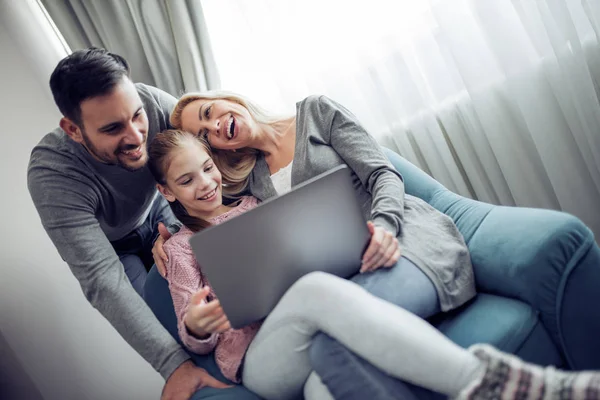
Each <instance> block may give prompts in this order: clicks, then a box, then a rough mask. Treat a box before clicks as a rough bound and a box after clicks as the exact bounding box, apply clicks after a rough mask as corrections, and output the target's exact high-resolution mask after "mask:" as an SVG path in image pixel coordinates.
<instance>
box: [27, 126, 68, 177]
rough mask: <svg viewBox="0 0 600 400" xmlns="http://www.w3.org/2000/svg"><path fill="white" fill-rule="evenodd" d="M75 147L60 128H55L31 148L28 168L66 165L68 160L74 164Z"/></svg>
mask: <svg viewBox="0 0 600 400" xmlns="http://www.w3.org/2000/svg"><path fill="white" fill-rule="evenodd" d="M75 145H77V143H75V142H73V141H72V140H71V139H70V138H69V137H68V136H67V134H66V133H65V132H64V131H63V130H62V129H61V128H56V129H54V130H53V131H51V132H50V133H47V134H46V135H44V137H42V139H41V140H40V141H39V142H38V144H36V145H35V146H34V147H33V150H32V151H31V155H30V158H29V167H30V168H31V167H32V166H34V165H37V164H58V166H60V165H65V164H66V165H68V164H70V163H69V160H72V161H73V162H75V161H76V157H75ZM66 165H65V166H66Z"/></svg>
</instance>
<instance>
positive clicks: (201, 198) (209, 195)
mask: <svg viewBox="0 0 600 400" xmlns="http://www.w3.org/2000/svg"><path fill="white" fill-rule="evenodd" d="M216 191H217V188H214V189H213V190H212V191H211V192H210V193H209V194H207V195H206V196H204V197H200V200H206V199H210V198H211V197H213V196H214V194H215V192H216Z"/></svg>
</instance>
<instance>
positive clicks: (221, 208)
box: [192, 204, 235, 221]
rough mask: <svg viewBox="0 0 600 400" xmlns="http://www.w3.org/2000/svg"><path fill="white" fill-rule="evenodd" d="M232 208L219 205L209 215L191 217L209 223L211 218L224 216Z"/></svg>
mask: <svg viewBox="0 0 600 400" xmlns="http://www.w3.org/2000/svg"><path fill="white" fill-rule="evenodd" d="M233 208H235V207H230V206H226V205H225V204H221V205H220V206H219V207H217V208H216V209H215V210H214V211H213V212H211V213H201V215H200V213H195V214H194V215H192V216H193V217H196V218H200V219H203V220H204V221H209V220H211V219H212V218H216V217H218V216H220V215H223V214H225V213H226V212H228V211H231V210H232V209H233Z"/></svg>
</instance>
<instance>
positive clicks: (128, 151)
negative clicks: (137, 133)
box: [122, 146, 141, 155]
mask: <svg viewBox="0 0 600 400" xmlns="http://www.w3.org/2000/svg"><path fill="white" fill-rule="evenodd" d="M140 147H141V146H138V147H136V148H135V149H133V150H126V151H122V153H123V154H126V155H130V154H133V153H137V152H138V151H140Z"/></svg>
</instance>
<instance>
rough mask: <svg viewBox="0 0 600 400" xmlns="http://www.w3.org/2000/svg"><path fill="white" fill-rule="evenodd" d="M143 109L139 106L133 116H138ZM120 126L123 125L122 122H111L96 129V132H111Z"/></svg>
mask: <svg viewBox="0 0 600 400" xmlns="http://www.w3.org/2000/svg"><path fill="white" fill-rule="evenodd" d="M143 109H144V106H143V105H141V106H139V107H138V109H137V110H135V112H134V113H133V115H136V114H138V113H139V112H140V111H142V110H143ZM120 125H123V122H122V121H113V122H109V123H108V124H106V125H104V126H102V127H100V129H98V130H99V131H102V132H107V131H110V130H113V129H114V128H117V127H119V126H120Z"/></svg>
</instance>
